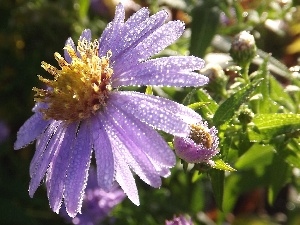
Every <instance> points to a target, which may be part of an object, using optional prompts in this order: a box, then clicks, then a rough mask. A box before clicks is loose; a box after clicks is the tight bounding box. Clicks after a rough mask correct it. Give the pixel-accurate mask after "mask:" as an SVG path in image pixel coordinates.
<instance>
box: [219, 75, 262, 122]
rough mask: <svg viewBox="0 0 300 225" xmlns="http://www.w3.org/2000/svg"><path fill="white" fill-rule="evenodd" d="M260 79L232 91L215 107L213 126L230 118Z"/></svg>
mask: <svg viewBox="0 0 300 225" xmlns="http://www.w3.org/2000/svg"><path fill="white" fill-rule="evenodd" d="M260 82H261V79H260V80H257V81H255V82H252V83H250V84H248V85H246V86H245V87H244V88H242V89H241V90H239V91H237V92H236V93H234V94H233V95H232V96H230V98H228V99H227V100H226V101H224V102H223V103H222V104H221V105H220V106H219V108H218V109H217V111H216V113H215V115H214V118H213V122H214V125H215V126H220V125H221V124H224V123H226V122H228V121H229V120H231V119H232V117H233V116H234V114H235V113H236V111H238V109H239V108H240V106H241V105H242V104H243V103H245V102H246V101H247V99H248V98H249V96H250V95H251V94H252V92H253V91H254V90H255V89H256V88H257V87H258V85H259V84H260Z"/></svg>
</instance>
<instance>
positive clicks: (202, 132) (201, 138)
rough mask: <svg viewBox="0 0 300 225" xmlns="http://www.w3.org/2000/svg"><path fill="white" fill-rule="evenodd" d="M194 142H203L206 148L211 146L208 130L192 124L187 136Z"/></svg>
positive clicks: (211, 141)
mask: <svg viewBox="0 0 300 225" xmlns="http://www.w3.org/2000/svg"><path fill="white" fill-rule="evenodd" d="M189 137H190V138H191V139H192V140H193V141H194V142H195V143H196V144H203V145H204V146H205V147H206V148H211V147H212V143H213V139H212V136H211V135H210V133H209V131H208V130H207V129H205V127H203V126H201V125H198V124H192V125H191V132H190V136H189Z"/></svg>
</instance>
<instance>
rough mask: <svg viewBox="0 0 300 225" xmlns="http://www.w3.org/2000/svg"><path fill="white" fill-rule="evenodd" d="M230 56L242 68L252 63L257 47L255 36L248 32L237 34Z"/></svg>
mask: <svg viewBox="0 0 300 225" xmlns="http://www.w3.org/2000/svg"><path fill="white" fill-rule="evenodd" d="M230 55H231V57H232V58H233V60H234V61H235V62H237V63H238V64H239V65H241V66H244V65H245V64H247V63H250V62H251V60H252V59H253V58H254V57H255V55H256V45H255V39H254V37H253V35H251V34H250V33H248V32H247V31H242V32H240V33H239V34H237V35H236V36H235V37H234V39H233V41H232V44H231V48H230Z"/></svg>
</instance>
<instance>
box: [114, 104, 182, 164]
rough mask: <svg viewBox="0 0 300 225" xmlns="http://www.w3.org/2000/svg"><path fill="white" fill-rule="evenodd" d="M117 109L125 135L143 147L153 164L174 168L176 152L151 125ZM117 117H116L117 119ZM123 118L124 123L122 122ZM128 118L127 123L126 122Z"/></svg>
mask: <svg viewBox="0 0 300 225" xmlns="http://www.w3.org/2000/svg"><path fill="white" fill-rule="evenodd" d="M115 107H116V109H115V110H116V111H120V112H119V115H118V117H119V118H116V120H121V122H123V125H121V122H119V124H120V126H121V127H122V128H123V129H124V131H125V133H127V134H131V135H130V139H131V140H132V142H133V143H135V144H136V145H137V146H140V147H141V146H142V147H141V150H142V151H143V153H145V154H146V155H147V156H148V158H149V159H151V161H152V162H153V164H158V165H162V166H163V167H172V166H174V165H175V163H176V159H175V155H174V152H173V151H172V150H171V149H170V147H169V145H168V144H167V143H166V141H165V140H164V139H163V138H162V137H161V135H159V134H158V133H157V131H155V130H154V129H153V128H152V127H150V126H149V125H147V124H145V123H143V122H141V121H140V120H138V119H137V118H135V117H134V116H133V115H131V114H128V113H126V112H125V111H123V110H122V109H119V107H118V106H115ZM115 117H116V116H114V118H115ZM122 118H123V121H122ZM124 118H126V121H124Z"/></svg>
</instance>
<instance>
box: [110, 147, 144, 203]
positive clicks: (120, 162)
mask: <svg viewBox="0 0 300 225" xmlns="http://www.w3.org/2000/svg"><path fill="white" fill-rule="evenodd" d="M112 147H113V149H116V151H115V155H116V157H115V158H116V159H115V163H116V180H117V182H118V183H119V185H120V186H121V188H122V189H123V191H124V192H125V194H126V195H127V196H128V198H129V199H130V200H131V201H132V202H133V203H134V204H136V205H140V200H139V194H138V190H137V187H136V184H135V180H134V178H133V175H132V173H131V171H130V169H129V167H128V165H127V163H126V162H125V160H124V158H123V157H122V155H121V154H120V153H119V151H117V148H118V147H117V146H115V144H114V143H113V145H112Z"/></svg>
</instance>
